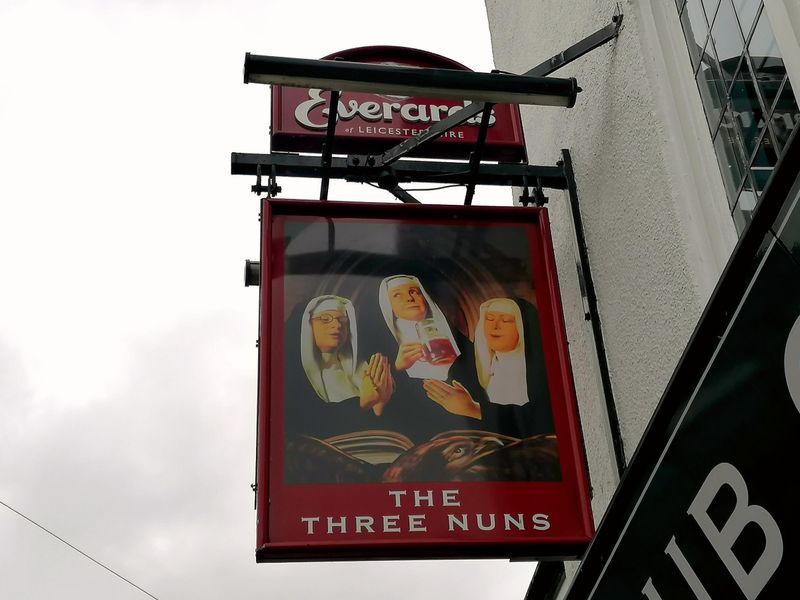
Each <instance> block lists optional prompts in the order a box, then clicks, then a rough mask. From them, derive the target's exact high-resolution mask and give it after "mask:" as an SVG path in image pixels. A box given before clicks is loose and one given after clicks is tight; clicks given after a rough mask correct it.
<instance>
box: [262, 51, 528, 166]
mask: <svg viewBox="0 0 800 600" xmlns="http://www.w3.org/2000/svg"><path fill="white" fill-rule="evenodd" d="M334 58H341V59H343V60H347V61H351V62H362V63H371V64H382V65H395V66H403V67H428V68H444V69H458V70H464V71H469V70H470V69H467V67H465V66H464V65H461V64H459V63H457V62H455V61H452V60H450V59H449V58H445V57H443V56H439V55H438V54H433V53H431V52H425V51H423V50H416V49H413V48H402V47H397V46H371V47H365V48H352V49H349V50H343V51H341V52H335V53H334V54H331V55H329V56H326V57H324V58H323V60H326V59H330V60H333V59H334ZM329 103H330V92H328V91H323V90H320V89H314V88H312V89H309V88H296V87H287V86H282V85H273V86H272V127H271V135H270V139H271V142H270V147H271V148H272V150H273V151H275V150H277V151H287V152H316V153H320V152H321V149H322V143H323V141H324V140H325V130H326V128H327V123H328V110H329ZM469 104H470V101H469V100H465V101H462V102H458V101H454V100H444V99H441V98H425V97H417V96H414V97H407V96H394V95H389V94H371V93H359V92H343V93H342V96H341V98H340V99H339V103H338V107H337V112H338V122H337V124H336V143H335V147H334V152H337V153H353V152H357V153H361V154H364V153H373V154H375V153H380V152H383V151H385V150H388V149H389V148H391V147H392V146H395V145H397V144H399V143H400V142H402V141H404V140H406V139H408V138H410V137H411V136H414V135H417V134H419V133H421V132H423V131H424V130H426V129H427V128H428V127H430V126H431V125H434V124H436V123H437V122H439V121H441V120H443V119H445V118H447V117H448V116H449V115H451V114H453V113H455V112H457V111H459V110H461V109H462V108H464V107H465V106H467V105H469ZM480 119H481V116H480V115H476V116H475V117H473V118H471V119H469V120H468V121H467V122H466V123H464V124H463V125H460V126H458V127H454V128H453V129H451V130H450V131H447V132H445V133H444V134H443V135H442V136H440V137H439V138H437V139H436V140H434V141H432V142H430V143H428V144H423V145H421V146H420V147H419V148H417V149H416V150H415V152H412V153H411V155H412V156H423V157H429V158H451V159H467V158H469V154H470V152H472V150H474V148H475V142H476V141H477V139H478V128H479V125H480ZM482 156H483V158H484V159H486V160H498V161H504V162H520V161H523V160H524V159H525V142H524V139H523V135H522V122H521V120H520V115H519V107H517V106H516V105H515V104H497V105H495V106H494V107H493V108H492V113H491V116H490V118H489V124H488V130H487V136H486V143H485V146H484V148H483V153H482Z"/></svg>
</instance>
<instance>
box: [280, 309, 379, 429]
mask: <svg viewBox="0 0 800 600" xmlns="http://www.w3.org/2000/svg"><path fill="white" fill-rule="evenodd" d="M291 330H292V329H291V328H290V327H287V331H291ZM295 331H296V329H295ZM357 340H358V337H357V326H356V315H355V309H354V307H353V304H352V302H350V300H348V299H347V298H342V297H340V296H334V295H324V296H318V297H316V298H314V299H312V300H311V301H310V302H309V303H308V304H307V305H306V307H305V310H304V311H303V313H302V316H301V318H300V339H299V342H300V343H299V359H300V360H299V363H300V365H301V366H302V374H301V373H299V372H298V371H297V366H296V363H295V362H294V360H296V358H297V354H296V352H292V351H291V350H289V351H288V352H287V369H286V374H287V377H286V380H285V387H286V399H285V411H286V420H287V426H288V428H290V429H292V430H295V431H299V432H301V433H307V434H310V435H314V436H318V437H326V436H330V435H337V434H340V433H347V432H350V431H357V430H364V429H370V428H372V427H375V426H376V424H377V422H376V418H377V417H380V415H381V414H382V412H383V409H384V408H385V406H386V404H387V403H388V402H389V399H390V398H391V395H392V393H393V391H394V380H393V378H392V375H391V370H390V368H389V362H388V360H387V358H386V357H385V356H383V355H381V354H373V355H372V356H371V357H370V359H369V361H367V362H365V363H362V364H359V362H358V345H357Z"/></svg>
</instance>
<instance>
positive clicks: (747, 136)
mask: <svg viewBox="0 0 800 600" xmlns="http://www.w3.org/2000/svg"><path fill="white" fill-rule="evenodd" d="M731 103H732V104H733V111H734V112H733V114H734V116H735V117H736V122H737V123H738V124H739V127H740V128H741V132H742V141H743V142H744V147H745V151H746V153H747V156H750V155H752V154H753V151H754V150H755V149H756V144H757V143H758V139H759V137H760V136H761V131H762V130H763V129H764V115H763V112H762V110H761V105H760V104H759V102H758V98H757V97H756V93H755V87H753V80H752V77H751V75H750V69H749V68H748V66H747V63H746V62H744V63H742V68H741V70H740V71H739V74H738V75H737V76H736V79H735V81H734V82H733V89H732V90H731Z"/></svg>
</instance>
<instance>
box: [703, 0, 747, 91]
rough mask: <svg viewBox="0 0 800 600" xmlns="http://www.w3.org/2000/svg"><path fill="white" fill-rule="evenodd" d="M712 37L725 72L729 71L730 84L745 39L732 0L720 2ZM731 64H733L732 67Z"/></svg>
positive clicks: (712, 27)
mask: <svg viewBox="0 0 800 600" xmlns="http://www.w3.org/2000/svg"><path fill="white" fill-rule="evenodd" d="M711 37H713V38H714V46H715V47H716V49H717V57H718V58H719V62H720V64H721V65H722V68H723V71H727V72H728V73H729V74H730V77H729V78H728V81H729V82H730V79H731V78H732V77H733V74H734V73H735V72H736V65H737V64H738V63H739V59H740V58H741V57H742V51H743V50H744V39H742V34H741V32H740V31H739V22H738V21H737V19H736V14H735V13H734V12H733V5H732V4H731V0H722V1H721V2H720V4H719V10H718V11H717V16H716V17H715V18H714V24H713V25H712V26H711ZM730 63H733V64H732V65H731V64H730ZM726 65H727V66H726Z"/></svg>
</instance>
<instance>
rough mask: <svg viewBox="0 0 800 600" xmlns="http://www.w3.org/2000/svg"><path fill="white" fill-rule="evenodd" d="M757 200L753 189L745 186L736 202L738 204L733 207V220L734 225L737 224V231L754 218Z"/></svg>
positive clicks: (740, 230) (741, 229)
mask: <svg viewBox="0 0 800 600" xmlns="http://www.w3.org/2000/svg"><path fill="white" fill-rule="evenodd" d="M756 200H757V198H756V195H755V194H754V193H753V192H752V190H749V189H746V188H744V189H742V192H741V193H740V194H739V199H738V201H737V202H736V206H734V208H733V222H734V225H736V229H737V231H739V232H740V233H741V232H742V231H743V230H744V228H745V227H746V226H747V224H748V223H749V222H750V220H751V219H752V216H753V209H754V208H755V206H756Z"/></svg>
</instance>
